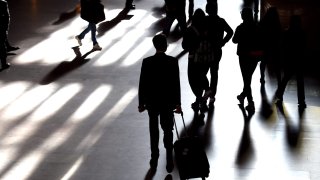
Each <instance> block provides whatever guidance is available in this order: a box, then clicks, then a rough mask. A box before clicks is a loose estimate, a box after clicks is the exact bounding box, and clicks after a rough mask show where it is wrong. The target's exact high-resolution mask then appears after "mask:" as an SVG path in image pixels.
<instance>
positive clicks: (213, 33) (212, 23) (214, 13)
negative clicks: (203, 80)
mask: <svg viewBox="0 0 320 180" xmlns="http://www.w3.org/2000/svg"><path fill="white" fill-rule="evenodd" d="M206 12H207V14H208V15H207V17H206V24H207V29H208V39H209V41H210V43H211V46H212V48H213V49H212V51H213V55H214V56H213V59H212V60H211V61H210V62H209V66H210V74H211V80H210V92H206V94H205V96H207V95H209V96H210V103H214V101H215V95H216V92H217V84H218V71H219V63H220V60H221V57H222V47H223V46H224V45H225V44H226V43H227V42H228V41H230V39H231V38H232V36H233V30H232V28H231V27H230V26H229V24H228V23H227V22H226V21H225V19H223V18H221V17H219V16H218V4H217V3H215V2H209V3H207V5H206Z"/></svg>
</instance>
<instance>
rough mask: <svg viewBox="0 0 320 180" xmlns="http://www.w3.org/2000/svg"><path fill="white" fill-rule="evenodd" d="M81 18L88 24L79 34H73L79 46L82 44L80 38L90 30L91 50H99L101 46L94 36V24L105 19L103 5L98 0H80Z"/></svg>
mask: <svg viewBox="0 0 320 180" xmlns="http://www.w3.org/2000/svg"><path fill="white" fill-rule="evenodd" d="M80 3H81V18H82V19H84V20H85V21H87V22H88V23H89V24H88V26H87V28H85V29H84V30H83V31H82V32H81V33H80V34H79V35H77V36H75V39H76V40H77V41H78V44H79V46H82V42H81V40H82V39H83V38H84V37H85V35H86V34H87V33H88V32H90V31H91V40H92V43H93V48H92V50H94V51H96V50H98V51H101V50H102V47H100V46H99V44H98V42H97V38H96V32H97V27H96V24H97V23H100V22H101V21H103V20H105V14H104V6H103V5H102V4H101V1H100V0H81V1H80Z"/></svg>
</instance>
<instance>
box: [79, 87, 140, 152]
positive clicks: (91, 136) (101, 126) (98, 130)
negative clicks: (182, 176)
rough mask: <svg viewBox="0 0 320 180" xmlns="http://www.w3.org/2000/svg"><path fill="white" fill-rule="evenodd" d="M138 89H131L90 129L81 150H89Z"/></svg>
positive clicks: (131, 99) (81, 144)
mask: <svg viewBox="0 0 320 180" xmlns="http://www.w3.org/2000/svg"><path fill="white" fill-rule="evenodd" d="M137 94H138V90H137V89H136V88H132V89H130V90H129V91H128V92H127V93H126V94H124V95H123V96H122V98H121V99H120V100H119V101H118V102H117V103H116V104H115V105H114V106H113V108H112V109H111V110H110V111H109V112H108V113H107V114H106V115H105V116H104V117H103V118H101V119H100V120H99V122H97V124H96V125H95V126H94V127H93V128H92V129H91V130H90V132H89V133H88V135H87V136H86V137H85V138H84V139H83V140H82V142H81V143H80V145H79V146H78V148H77V149H78V150H79V151H81V152H85V153H86V152H87V151H88V150H89V148H91V147H92V146H93V145H94V144H95V143H96V142H97V141H98V140H99V139H100V137H101V136H102V134H103V133H104V131H105V128H106V127H107V126H108V125H109V124H110V123H112V122H113V121H115V120H116V118H117V117H118V116H119V115H120V114H121V113H122V112H123V111H124V110H125V108H126V107H127V106H128V105H129V104H130V103H131V102H132V101H133V99H134V98H135V97H136V96H137Z"/></svg>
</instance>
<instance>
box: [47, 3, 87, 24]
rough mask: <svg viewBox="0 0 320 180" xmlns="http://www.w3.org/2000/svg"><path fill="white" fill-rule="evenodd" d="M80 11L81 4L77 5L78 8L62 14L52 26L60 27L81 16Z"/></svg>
mask: <svg viewBox="0 0 320 180" xmlns="http://www.w3.org/2000/svg"><path fill="white" fill-rule="evenodd" d="M80 9H81V7H80V3H77V5H76V7H75V8H74V9H73V10H71V11H67V12H63V13H61V14H60V16H59V18H58V19H57V20H56V21H55V22H53V23H52V24H53V25H59V24H61V23H63V22H65V21H67V20H69V19H72V18H74V17H76V16H77V15H78V14H80Z"/></svg>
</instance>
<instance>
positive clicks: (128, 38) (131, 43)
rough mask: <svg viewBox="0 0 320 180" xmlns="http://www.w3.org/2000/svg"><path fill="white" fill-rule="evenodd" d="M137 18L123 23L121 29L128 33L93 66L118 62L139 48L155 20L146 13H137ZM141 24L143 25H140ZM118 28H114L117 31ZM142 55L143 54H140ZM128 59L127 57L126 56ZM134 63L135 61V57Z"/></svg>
mask: <svg viewBox="0 0 320 180" xmlns="http://www.w3.org/2000/svg"><path fill="white" fill-rule="evenodd" d="M139 12H140V13H141V14H138V15H137V16H136V15H135V16H134V17H133V18H132V19H130V21H125V23H124V24H123V25H122V27H121V29H126V30H127V31H128V32H126V34H125V35H124V36H122V37H121V39H119V41H118V42H117V43H116V44H114V45H113V46H111V47H110V48H109V49H108V50H107V51H106V52H105V53H104V54H103V55H102V56H101V57H100V58H99V59H98V60H97V61H96V62H95V64H94V65H95V66H107V65H110V64H113V63H115V62H117V61H119V60H120V59H121V58H122V57H123V56H124V55H126V53H130V51H132V50H131V49H132V48H134V47H136V46H139V44H141V43H140V42H139V40H140V39H141V37H143V35H144V34H145V33H148V32H147V31H148V28H149V27H150V26H151V25H152V24H153V23H154V22H155V21H157V19H156V18H155V17H153V16H152V15H151V13H148V14H147V13H146V11H142V10H140V11H138V13H139ZM143 15H144V16H143ZM141 18H143V19H141ZM142 22H143V23H142ZM118 28H119V27H116V28H115V30H117V29H118ZM140 53H141V54H142V55H143V53H142V52H140ZM127 57H129V56H127ZM130 58H133V59H134V61H137V60H136V59H135V57H130Z"/></svg>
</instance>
